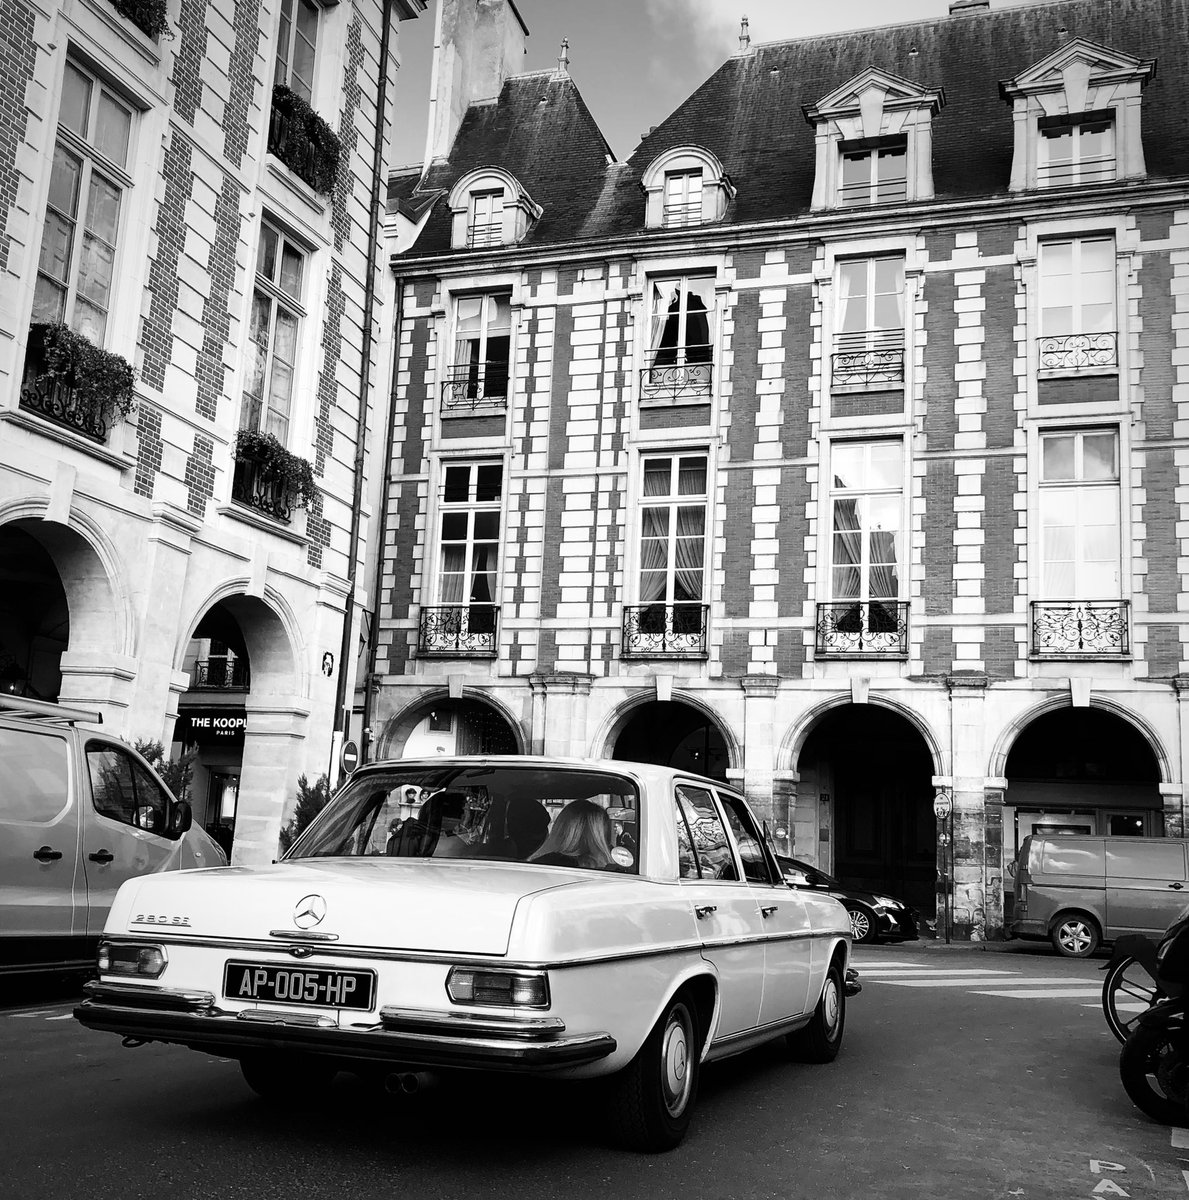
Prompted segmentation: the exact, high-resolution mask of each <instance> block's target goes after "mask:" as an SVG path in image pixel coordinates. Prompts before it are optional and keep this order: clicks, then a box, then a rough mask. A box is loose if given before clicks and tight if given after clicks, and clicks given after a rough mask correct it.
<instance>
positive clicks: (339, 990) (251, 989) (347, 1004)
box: [223, 962, 376, 1009]
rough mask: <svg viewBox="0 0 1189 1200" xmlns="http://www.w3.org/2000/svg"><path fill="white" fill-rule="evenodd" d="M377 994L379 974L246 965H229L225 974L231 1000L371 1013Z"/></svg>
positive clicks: (239, 963)
mask: <svg viewBox="0 0 1189 1200" xmlns="http://www.w3.org/2000/svg"><path fill="white" fill-rule="evenodd" d="M375 991H376V973H375V971H339V970H336V969H331V968H326V967H277V966H266V965H265V964H263V963H246V962H229V963H228V964H227V966H226V968H225V969H224V971H223V995H224V996H226V997H227V998H228V999H229V1000H261V1001H264V1002H265V1003H266V1004H308V1005H312V1006H313V1007H315V1008H362V1009H369V1008H371V1006H372V1000H373V997H374V995H375Z"/></svg>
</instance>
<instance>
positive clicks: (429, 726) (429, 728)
mask: <svg viewBox="0 0 1189 1200" xmlns="http://www.w3.org/2000/svg"><path fill="white" fill-rule="evenodd" d="M523 753H525V743H524V736H523V732H522V730H521V729H520V727H519V725H518V723H517V722H516V720H515V719H514V718H513V717H512V716H511V714H509V713H508V712H506V711H505V710H504V709H503V708H502V707H501V706H500V705H498V704H496V703H495V702H494V701H493V700H492V699H491V698H490V697H488V696H482V695H478V694H468V693H466V692H464V693H463V695H462V696H460V697H456V698H453V697H451V696H450V694H449V693H448V692H446V691H444V690H441V691H435V692H433V693H431V694H429V695H425V696H421V697H420V698H419V699H417V700H416V701H414V702H413V703H412V704H410V705H408V706H407V707H406V708H405V709H403V710H402V711H401V712H399V713H397V714H395V715H394V716H392V717H390V718H389V719H388V720H387V721H385V723H384V727H383V729H382V731H381V733H380V736H379V738H378V739H377V740H376V752H375V757H376V758H377V759H381V758H422V757H428V756H430V755H435V754H523Z"/></svg>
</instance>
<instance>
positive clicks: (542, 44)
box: [392, 0, 1049, 164]
mask: <svg viewBox="0 0 1189 1200" xmlns="http://www.w3.org/2000/svg"><path fill="white" fill-rule="evenodd" d="M1027 2H1032V3H1036V2H1037V0H1027ZM1039 2H1041V3H1046V2H1049V0H1039ZM437 3H438V0H430V3H429V7H428V8H427V9H426V11H425V12H424V13H423V14H422V15H421V16H420V17H418V18H417V19H416V20H414V21H404V22H402V24H401V27H400V35H399V52H400V57H401V69H400V73H399V75H398V77H397V82H396V104H397V106H398V113H399V114H400V116H399V119H398V123H397V131H396V143H395V146H394V151H393V160H392V161H393V163H394V164H405V163H415V162H420V161H421V159H422V157H423V155H424V152H425V125H426V120H427V118H428V111H429V72H430V60H431V58H432V54H433V31H434V19H435V12H436V7H437ZM1017 3H1019V0H991V4H992V7H994V8H1007V7H1014V6H1015V4H1017ZM516 6H517V8H518V10H519V12H520V15H521V16H522V17H523V18H524V23H525V24H526V25H527V26H528V29H529V35H530V36H529V39H528V54H527V55H526V56H525V61H524V70H526V71H539V70H544V69H546V68H549V67H554V66H556V64H557V56H558V52H559V47H560V45H561V40H562V38H563V37H564V38H568V39H569V43H570V49H569V54H570V74H571V76H572V77H573V79H574V82H575V83H576V84H577V85H578V90H579V91H580V92H581V93H582V97H583V99H584V100H585V101H586V103H587V106H588V107H589V108H590V111H591V113H592V115H593V116H594V119H595V120H596V121H597V122H598V125H599V127H600V129H602V131H603V135H604V137H606V139H607V141H608V142H609V143H610V145H611V149H612V151H613V152H614V153H615V156H616V157H617V158H620V159H625V158H627V157H628V156H629V155H630V154H631V152H632V151H633V150H634V149H635V147H636V145H637V144H638V143H639V141H640V139H641V137H642V136H643V135H644V134H645V133H647V132H648V130H649V129H650V128H651V127H652V126H653V125H659V124H660V123H661V122H662V121H663V120H664V119H665V117H667V116H668V115H669V114H670V113H671V112H672V111H673V110H674V109H675V108H676V107H677V106H678V105H679V104H680V103H681V102H682V101H683V100H684V99H685V98H686V97H687V96H689V95H690V94H691V93H692V92H693V91H694V90H695V89H696V88H697V87H698V85H699V84H701V83H702V82H703V81H704V80H705V79H707V78H708V77H709V76H710V75H711V74H712V73H713V72H714V71H715V70H716V69H717V68H718V66H719V65H720V64H721V63H722V62H723V60H724V59H726V58H728V57H729V56H730V55H731V54H734V53H735V52H736V51H737V50H738V48H739V22H740V18H741V17H742V16H743V15H744V14H746V15H747V17H748V19H749V21H750V32H751V39H752V43H753V45H754V44H756V43H760V42H775V41H780V40H782V39H786V38H796V37H812V36H813V35H815V34H822V33H836V32H839V31H842V30H847V29H869V28H871V27H872V26H875V25H893V24H898V23H900V22H903V21H917V20H929V19H936V18H942V17H946V16H948V13H949V0H516ZM921 82H923V83H928V80H922V81H921Z"/></svg>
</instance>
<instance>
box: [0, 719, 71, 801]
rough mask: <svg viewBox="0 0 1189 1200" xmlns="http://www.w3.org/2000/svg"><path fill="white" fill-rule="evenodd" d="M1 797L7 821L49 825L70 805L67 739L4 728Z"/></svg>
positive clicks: (0, 750) (0, 752)
mask: <svg viewBox="0 0 1189 1200" xmlns="http://www.w3.org/2000/svg"><path fill="white" fill-rule="evenodd" d="M0 796H2V797H3V798H4V819H5V820H6V821H28V822H30V823H31V824H36V825H43V824H44V825H48V824H49V822H51V821H52V820H54V818H55V817H57V816H58V815H59V814H60V813H62V812H63V811H64V810H65V809H66V806H67V805H68V804H69V803H70V775H69V767H68V761H67V757H66V739H65V738H62V737H58V736H55V735H54V734H50V733H35V732H33V731H31V730H25V729H0Z"/></svg>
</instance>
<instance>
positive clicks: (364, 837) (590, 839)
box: [285, 763, 640, 874]
mask: <svg viewBox="0 0 1189 1200" xmlns="http://www.w3.org/2000/svg"><path fill="white" fill-rule="evenodd" d="M367 856H374V857H379V856H386V857H389V858H434V859H442V858H462V859H472V860H474V859H486V860H488V861H496V862H530V863H533V864H536V865H540V866H561V867H581V868H585V869H588V870H605V871H624V872H628V873H631V874H635V873H636V872H637V871H638V864H639V859H640V803H639V793H638V791H637V788H636V785H635V784H634V783H633V782H632V781H631V780H630V779H628V778H626V777H624V776H621V775H613V774H610V773H608V772H605V771H589V770H582V769H578V768H565V767H554V766H546V767H541V766H524V767H519V766H510V765H509V766H503V765H492V764H481V765H473V764H472V765H463V764H459V763H453V764H450V763H442V764H440V765H439V764H436V763H434V764H426V763H411V764H410V765H409V766H407V767H402V766H401V765H400V764H399V763H396V764H393V765H392V767H390V768H386V769H384V770H380V771H374V772H371V771H369V772H367V773H366V774H364V775H361V776H359V777H357V778H356V779H355V780H353V781H352V782H351V783H349V784H348V785H347V787H346V788H345V789H344V790H343V791H342V792H341V793H339V795H337V796H336V797H335V798H334V799H333V800H331V802H330V803H329V804H328V805H327V807H326V809H325V811H324V812H323V813H322V814H321V815H320V816H319V817H318V819H317V821H316V822H315V823H314V824H313V825H312V826H311V827H310V828H309V829H308V830H307V831H306V832H305V833H304V834H303V835H302V836H301V837H300V838H299V839H298V840H297V841H296V842H295V843H294V844H293V846H292V848H291V849H290V851H289V853H288V854H287V855H286V856H285V857H286V859H289V860H292V859H297V858H328V857H367Z"/></svg>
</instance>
